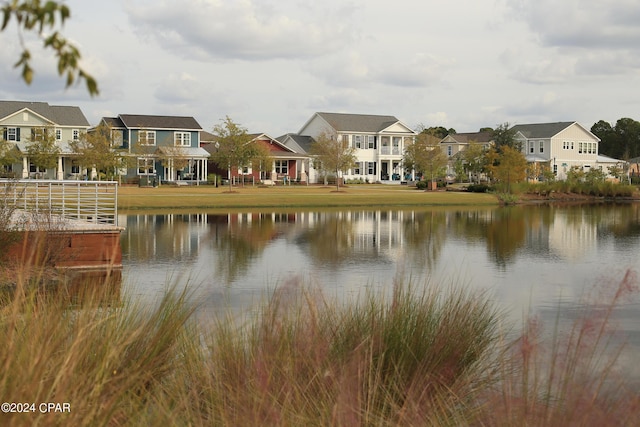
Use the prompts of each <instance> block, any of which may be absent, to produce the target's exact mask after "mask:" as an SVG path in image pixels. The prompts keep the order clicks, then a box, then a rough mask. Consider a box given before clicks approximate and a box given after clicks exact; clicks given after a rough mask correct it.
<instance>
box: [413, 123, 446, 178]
mask: <svg viewBox="0 0 640 427" xmlns="http://www.w3.org/2000/svg"><path fill="white" fill-rule="evenodd" d="M439 142H440V139H438V138H437V137H434V136H432V135H430V134H425V133H420V134H418V136H417V137H416V139H415V141H414V142H413V143H411V144H409V145H408V146H407V147H406V148H405V152H404V156H403V162H404V164H405V166H406V167H407V168H409V169H413V170H415V171H417V172H419V173H422V174H423V175H424V176H428V177H429V179H430V180H431V181H435V179H436V178H437V177H439V176H442V175H444V172H445V170H446V166H447V162H448V158H447V155H446V154H444V152H443V151H442V149H441V148H440V144H439Z"/></svg>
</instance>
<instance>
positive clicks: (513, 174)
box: [489, 145, 527, 193]
mask: <svg viewBox="0 0 640 427" xmlns="http://www.w3.org/2000/svg"><path fill="white" fill-rule="evenodd" d="M489 159H490V160H491V162H490V170H491V173H492V175H493V177H494V178H495V179H496V180H497V181H498V182H500V183H503V184H505V185H506V191H507V193H511V184H512V183H515V182H521V181H524V179H525V176H526V171H527V159H525V157H524V154H522V152H521V151H520V150H517V149H515V148H513V147H509V146H507V145H505V146H503V147H502V150H501V151H500V152H497V150H496V149H494V148H492V149H491V150H489Z"/></svg>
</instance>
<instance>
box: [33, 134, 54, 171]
mask: <svg viewBox="0 0 640 427" xmlns="http://www.w3.org/2000/svg"><path fill="white" fill-rule="evenodd" d="M31 132H32V133H31V138H29V140H28V142H27V156H28V157H29V161H30V162H31V163H33V164H34V165H35V166H36V167H37V168H39V169H40V170H41V171H45V170H47V169H53V168H55V167H57V165H58V157H59V156H60V153H61V150H60V147H59V146H58V144H57V143H56V136H55V131H54V129H53V128H51V127H44V128H39V129H36V128H32V129H31Z"/></svg>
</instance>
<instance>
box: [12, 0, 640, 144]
mask: <svg viewBox="0 0 640 427" xmlns="http://www.w3.org/2000/svg"><path fill="white" fill-rule="evenodd" d="M66 3H67V5H68V6H69V7H70V8H71V12H72V17H71V20H70V21H68V23H67V24H66V25H65V27H64V28H63V29H62V31H63V34H64V35H66V36H67V37H68V38H69V39H71V40H72V41H74V42H75V43H76V44H77V45H78V46H79V47H80V49H81V52H82V53H83V66H84V67H85V68H86V69H87V70H88V71H90V72H91V73H92V74H93V75H94V76H95V77H96V78H97V79H98V82H99V84H100V89H101V94H100V95H99V96H98V97H95V98H91V97H89V95H87V93H86V90H85V89H84V87H83V86H81V87H73V88H71V89H67V90H65V89H64V81H63V80H62V79H59V78H58V77H57V75H56V73H55V68H54V65H53V60H52V59H51V58H50V55H49V54H47V53H44V52H40V51H39V49H38V47H37V44H35V43H36V42H35V41H34V40H33V39H32V38H30V37H26V38H25V43H27V45H28V46H29V47H31V48H32V50H33V54H34V56H35V61H34V65H35V69H36V75H35V80H34V82H33V84H32V85H31V86H26V85H25V84H24V83H23V82H22V81H21V80H20V78H19V70H17V69H14V68H13V67H12V64H13V63H15V62H16V61H17V58H18V54H19V41H18V40H19V39H18V37H17V33H16V28H15V26H10V27H9V28H7V29H6V30H5V31H4V32H3V33H0V46H1V52H2V55H3V57H4V58H5V59H6V58H7V57H8V58H9V60H5V61H2V64H0V81H2V82H3V83H2V85H1V87H0V99H10V100H24V101H45V102H49V103H50V104H55V105H77V106H79V107H80V108H82V110H83V112H84V113H85V115H86V116H87V119H88V120H89V122H90V123H91V124H96V123H97V121H98V120H99V118H100V117H102V116H111V115H117V114H170V115H188V116H193V117H195V118H196V119H197V120H198V122H199V123H200V125H201V126H202V127H203V128H204V129H205V130H208V131H211V130H212V128H213V126H214V125H216V124H219V123H220V120H221V119H223V118H224V117H225V116H229V117H231V118H232V119H233V120H234V121H235V122H237V123H240V124H241V125H243V126H244V127H246V128H247V129H248V130H249V132H252V133H257V132H264V133H267V134H269V135H271V136H273V137H277V136H279V135H281V134H284V133H286V132H297V131H298V130H299V129H300V128H301V127H302V125H303V124H304V123H305V122H306V120H307V119H308V118H309V117H310V116H311V115H312V114H313V113H314V112H316V111H327V112H347V113H362V114H390V115H395V116H396V117H398V118H399V119H400V120H402V121H403V122H404V123H406V124H407V125H409V126H411V127H414V128H415V127H416V126H418V125H421V124H422V125H425V126H427V127H428V126H445V127H447V128H450V127H452V128H455V129H456V130H457V131H458V132H474V131H477V130H478V129H479V128H480V127H484V126H492V127H494V126H496V125H497V124H501V123H504V122H509V123H512V124H519V123H520V124H521V123H537V122H549V121H571V120H575V121H578V122H580V123H581V124H583V125H584V126H586V127H587V128H590V127H591V126H592V125H593V123H595V122H597V121H598V120H606V121H609V122H611V123H612V124H615V121H616V120H617V119H619V118H621V117H631V118H634V119H636V120H638V119H640V117H639V114H638V112H640V96H639V95H640V89H638V88H640V24H639V22H640V8H638V7H637V3H636V2H635V1H630V0H612V1H608V2H603V1H601V0H599V1H597V0H563V1H562V2H557V1H551V0H538V1H525V0H475V1H463V0H450V1H447V2H440V1H432V0H426V1H424V0H423V1H418V0H395V1H393V2H389V1H388V0H387V1H380V0H352V1H339V0H323V1H322V2H309V1H302V0H181V1H168V0H157V1H150V0H128V1H126V2H125V1H120V0H112V1H109V2H106V1H104V0H101V1H97V0H69V1H66Z"/></svg>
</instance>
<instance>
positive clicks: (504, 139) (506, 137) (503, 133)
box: [493, 122, 522, 152]
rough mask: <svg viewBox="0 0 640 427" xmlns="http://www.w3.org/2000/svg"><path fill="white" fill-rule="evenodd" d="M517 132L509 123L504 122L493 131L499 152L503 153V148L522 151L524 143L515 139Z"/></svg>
mask: <svg viewBox="0 0 640 427" xmlns="http://www.w3.org/2000/svg"><path fill="white" fill-rule="evenodd" d="M515 135H516V134H515V131H514V130H513V128H512V127H511V125H509V122H504V123H502V124H500V125H498V126H496V128H495V129H494V130H493V141H494V142H495V144H496V148H497V149H498V152H502V147H510V148H513V149H515V150H518V151H522V142H520V141H518V140H516V139H515Z"/></svg>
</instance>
